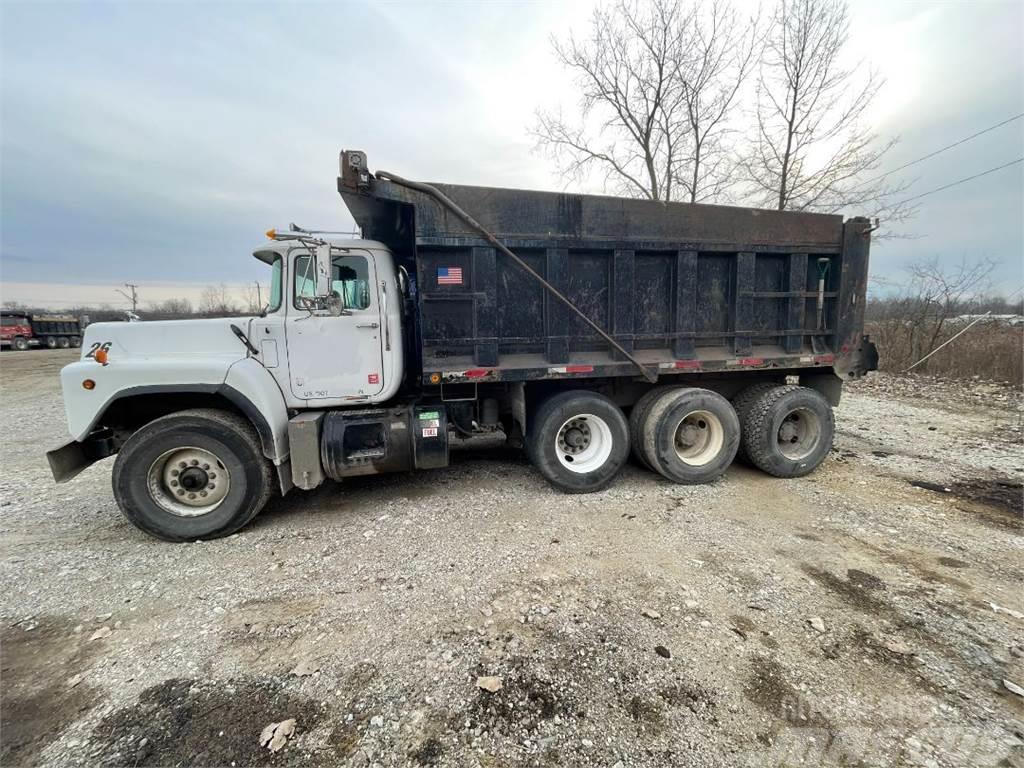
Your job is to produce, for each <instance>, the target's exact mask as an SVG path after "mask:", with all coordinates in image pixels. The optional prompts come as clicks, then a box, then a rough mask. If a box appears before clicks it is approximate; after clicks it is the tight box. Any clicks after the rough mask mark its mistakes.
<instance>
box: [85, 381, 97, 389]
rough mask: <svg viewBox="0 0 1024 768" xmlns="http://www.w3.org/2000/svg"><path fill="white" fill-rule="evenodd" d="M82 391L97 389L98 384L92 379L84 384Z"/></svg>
mask: <svg viewBox="0 0 1024 768" xmlns="http://www.w3.org/2000/svg"><path fill="white" fill-rule="evenodd" d="M82 389H89V390H92V389H96V382H95V381H93V380H92V379H86V380H85V381H83V382H82Z"/></svg>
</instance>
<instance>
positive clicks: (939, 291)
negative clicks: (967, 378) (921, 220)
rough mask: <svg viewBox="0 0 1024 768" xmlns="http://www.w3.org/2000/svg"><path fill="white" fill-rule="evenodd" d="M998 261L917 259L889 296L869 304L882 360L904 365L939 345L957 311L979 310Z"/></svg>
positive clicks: (889, 289)
mask: <svg viewBox="0 0 1024 768" xmlns="http://www.w3.org/2000/svg"><path fill="white" fill-rule="evenodd" d="M997 265H998V262H996V261H994V260H991V259H981V260H978V261H975V262H968V261H967V260H966V259H965V260H963V261H961V262H960V263H959V264H958V265H956V266H954V267H944V266H943V265H942V264H941V263H940V262H939V261H938V260H937V259H925V260H920V261H916V262H914V263H912V264H911V265H910V266H909V267H908V268H907V272H908V274H909V278H908V279H907V280H906V281H904V282H903V283H899V284H890V285H888V286H887V290H888V292H889V293H888V295H887V296H885V297H884V298H873V299H872V300H871V301H870V302H869V303H868V308H867V317H868V320H869V325H870V326H871V332H872V333H873V334H874V335H875V336H876V337H877V338H878V342H879V348H880V349H881V350H882V352H883V359H885V360H886V361H887V362H888V363H889V364H890V366H892V367H895V368H896V369H897V370H904V369H906V368H908V367H909V366H910V365H912V364H914V363H916V362H917V361H918V360H920V359H921V358H923V357H924V356H925V355H927V354H929V353H930V352H932V351H933V350H935V349H936V348H937V347H938V346H939V345H940V344H941V343H942V342H943V341H945V339H946V337H947V336H948V335H949V328H950V322H951V321H953V319H954V318H956V317H957V315H961V314H964V313H968V312H970V311H971V310H976V309H977V307H978V306H979V301H980V300H981V299H982V298H983V297H984V296H985V295H986V293H987V292H988V289H989V286H990V277H991V274H992V271H993V270H994V269H995V268H996V266H997ZM925 367H927V365H926V366H925ZM922 370H923V369H922Z"/></svg>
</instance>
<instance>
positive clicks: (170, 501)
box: [146, 446, 231, 517]
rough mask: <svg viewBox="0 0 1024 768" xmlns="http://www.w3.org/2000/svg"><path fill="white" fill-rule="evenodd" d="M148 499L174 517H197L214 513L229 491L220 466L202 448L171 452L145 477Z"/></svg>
mask: <svg viewBox="0 0 1024 768" xmlns="http://www.w3.org/2000/svg"><path fill="white" fill-rule="evenodd" d="M146 486H147V488H148V489H149V495H150V498H152V499H153V501H155V502H156V503H157V505H158V506H159V507H160V508H161V509H163V510H164V511H166V512H169V513H171V514H172V515H176V516H177V517H200V516H202V515H208V514H210V513H211V512H213V510H215V509H217V507H219V506H220V505H221V504H222V503H224V499H225V498H227V495H228V491H230V490H231V475H230V474H229V473H228V470H227V467H226V466H224V462H223V461H221V460H220V459H219V458H217V456H216V455H215V454H213V453H211V452H210V451H208V450H206V449H205V448H196V447H194V446H187V447H180V448H172V449H171V450H169V451H165V452H164V453H162V454H160V456H158V457H157V459H156V461H154V462H153V463H152V464H151V465H150V467H149V472H148V473H147V474H146Z"/></svg>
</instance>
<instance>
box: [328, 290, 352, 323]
mask: <svg viewBox="0 0 1024 768" xmlns="http://www.w3.org/2000/svg"><path fill="white" fill-rule="evenodd" d="M324 309H325V310H327V314H329V315H330V316H331V317H341V316H342V315H347V314H349V313H348V312H346V311H345V299H344V298H342V295H341V294H340V293H338V292H337V291H331V292H330V294H329V295H328V296H327V298H325V299H324Z"/></svg>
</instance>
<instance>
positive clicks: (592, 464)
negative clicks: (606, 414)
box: [555, 413, 612, 474]
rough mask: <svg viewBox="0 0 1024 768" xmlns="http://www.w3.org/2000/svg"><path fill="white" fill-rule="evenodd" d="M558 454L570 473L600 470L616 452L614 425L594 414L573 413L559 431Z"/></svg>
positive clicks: (556, 452)
mask: <svg viewBox="0 0 1024 768" xmlns="http://www.w3.org/2000/svg"><path fill="white" fill-rule="evenodd" d="M555 455H556V456H558V461H559V463H561V465H562V466H563V467H565V468H566V469H568V470H569V471H570V472H575V473H577V474H584V473H586V472H593V471H594V470H596V469H600V468H601V467H602V466H604V464H605V462H607V461H608V458H609V457H610V456H611V455H612V430H611V427H609V426H608V423H607V422H606V421H605V420H604V419H602V418H600V417H599V416H594V415H593V414H590V413H581V414H580V415H578V416H573V417H572V418H571V419H569V420H568V421H566V422H565V423H564V424H562V426H561V427H560V428H559V430H558V434H557V435H556V437H555Z"/></svg>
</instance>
